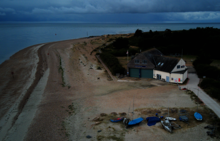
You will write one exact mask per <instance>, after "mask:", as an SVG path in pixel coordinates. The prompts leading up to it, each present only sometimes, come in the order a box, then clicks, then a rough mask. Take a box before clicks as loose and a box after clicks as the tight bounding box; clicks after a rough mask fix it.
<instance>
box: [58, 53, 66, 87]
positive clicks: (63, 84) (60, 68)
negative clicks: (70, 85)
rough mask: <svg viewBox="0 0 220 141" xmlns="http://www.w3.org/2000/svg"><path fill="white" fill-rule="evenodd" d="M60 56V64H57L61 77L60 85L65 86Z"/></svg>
mask: <svg viewBox="0 0 220 141" xmlns="http://www.w3.org/2000/svg"><path fill="white" fill-rule="evenodd" d="M59 58H60V66H59V72H60V73H61V77H62V84H61V85H62V86H63V87H65V86H66V83H65V79H64V69H63V67H62V58H61V56H59Z"/></svg>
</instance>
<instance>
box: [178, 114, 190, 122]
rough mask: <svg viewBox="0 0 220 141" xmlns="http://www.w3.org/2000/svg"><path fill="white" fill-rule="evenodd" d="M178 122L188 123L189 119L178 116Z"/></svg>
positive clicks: (184, 116)
mask: <svg viewBox="0 0 220 141" xmlns="http://www.w3.org/2000/svg"><path fill="white" fill-rule="evenodd" d="M179 120H180V121H183V122H188V121H189V118H188V117H187V116H186V115H182V116H179Z"/></svg>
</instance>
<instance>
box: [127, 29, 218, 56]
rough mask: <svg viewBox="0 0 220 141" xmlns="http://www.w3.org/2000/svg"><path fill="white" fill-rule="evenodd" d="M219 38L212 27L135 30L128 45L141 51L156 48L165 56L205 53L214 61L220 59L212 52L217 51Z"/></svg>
mask: <svg viewBox="0 0 220 141" xmlns="http://www.w3.org/2000/svg"><path fill="white" fill-rule="evenodd" d="M219 38H220V30H219V29H217V28H212V27H206V28H200V27H197V28H196V29H189V30H181V31H171V30H170V29H166V30H165V31H164V32H157V31H155V32H152V31H151V30H150V31H149V32H146V33H143V32H142V31H141V30H137V31H136V32H135V35H134V36H133V37H131V38H129V43H130V45H135V46H138V47H140V48H141V49H142V50H147V49H149V48H152V47H156V48H157V49H159V50H160V51H161V52H162V53H163V54H166V55H170V54H175V53H179V54H181V53H182V51H183V52H184V54H189V55H198V54H199V53H202V52H205V53H206V54H209V55H213V57H215V59H217V58H218V59H220V56H219V55H218V53H217V52H215V51H214V50H216V51H217V48H218V42H219ZM213 52H214V54H213Z"/></svg>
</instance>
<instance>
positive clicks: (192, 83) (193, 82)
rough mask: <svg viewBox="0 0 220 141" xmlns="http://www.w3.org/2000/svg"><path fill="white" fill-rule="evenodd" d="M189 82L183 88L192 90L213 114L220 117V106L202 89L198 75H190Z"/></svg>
mask: <svg viewBox="0 0 220 141" xmlns="http://www.w3.org/2000/svg"><path fill="white" fill-rule="evenodd" d="M188 78H189V82H188V84H187V85H185V86H181V88H187V89H190V90H192V91H193V92H194V93H195V94H196V95H198V97H199V98H200V99H201V100H202V101H203V102H204V103H205V104H206V105H207V106H208V107H209V108H210V109H212V110H213V112H215V113H216V115H218V117H220V105H219V104H218V103H217V102H216V101H214V100H213V99H212V98H211V97H210V96H209V95H208V94H206V93H205V92H204V91H203V90H202V89H201V88H200V87H198V84H199V78H198V76H197V75H196V74H194V73H190V74H188Z"/></svg>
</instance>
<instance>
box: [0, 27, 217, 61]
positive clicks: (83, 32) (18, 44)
mask: <svg viewBox="0 0 220 141" xmlns="http://www.w3.org/2000/svg"><path fill="white" fill-rule="evenodd" d="M197 27H204V28H205V27H213V28H220V23H155V24H120V23H0V64H1V63H2V62H4V61H5V60H7V59H9V58H10V56H12V55H13V54H14V53H16V52H18V51H19V50H21V49H24V48H26V47H29V46H32V45H35V44H40V43H48V42H53V41H61V40H68V39H77V38H83V37H89V36H100V35H106V34H127V33H134V32H135V31H136V30H137V29H140V30H142V31H143V32H148V31H149V30H152V31H164V30H166V29H171V30H172V31H173V30H183V29H185V30H188V29H191V28H192V29H193V28H197Z"/></svg>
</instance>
